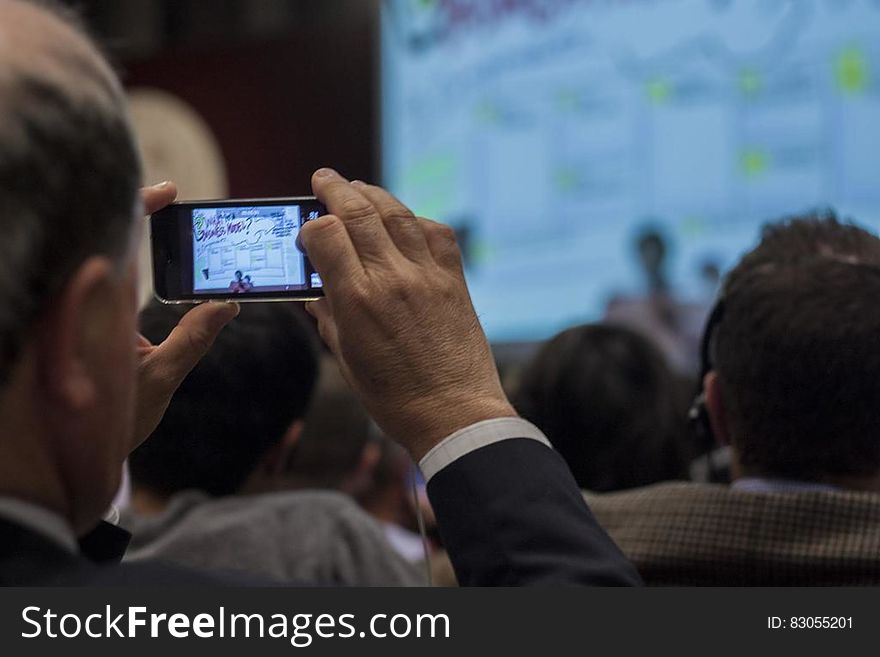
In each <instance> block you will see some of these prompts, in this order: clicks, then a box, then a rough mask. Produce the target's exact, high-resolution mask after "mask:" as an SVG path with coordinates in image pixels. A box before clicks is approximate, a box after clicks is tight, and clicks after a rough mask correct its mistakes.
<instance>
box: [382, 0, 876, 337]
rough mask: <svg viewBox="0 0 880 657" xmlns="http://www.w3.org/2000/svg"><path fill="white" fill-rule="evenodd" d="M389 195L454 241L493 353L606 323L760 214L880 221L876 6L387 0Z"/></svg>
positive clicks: (719, 260)
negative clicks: (644, 245) (644, 247)
mask: <svg viewBox="0 0 880 657" xmlns="http://www.w3.org/2000/svg"><path fill="white" fill-rule="evenodd" d="M383 34H384V36H383V46H384V47H383V72H384V76H383V117H384V126H383V128H384V129H383V134H384V148H383V158H384V176H385V181H384V182H385V184H387V185H389V186H390V187H391V188H392V189H393V190H394V192H395V193H396V194H397V195H399V196H400V197H401V198H402V199H404V200H405V201H406V202H408V203H409V204H411V205H412V206H413V207H414V209H415V210H417V211H418V212H419V213H421V214H423V215H426V216H430V217H435V218H438V219H441V220H443V221H446V222H448V223H450V224H451V225H453V226H454V227H455V228H456V229H457V230H458V231H459V234H460V236H461V238H462V243H463V244H464V246H465V250H466V255H467V260H468V276H469V281H470V284H471V287H472V292H473V296H474V301H475V304H476V306H477V310H478V312H479V313H480V316H481V320H482V321H483V323H484V326H485V328H486V329H487V331H488V333H489V335H490V337H491V338H492V339H494V340H500V341H506V340H527V339H536V338H543V337H546V336H548V335H549V334H551V333H553V332H555V331H556V330H558V329H560V328H562V327H564V326H566V325H568V324H571V323H573V322H578V321H584V320H594V319H598V318H600V317H602V316H603V315H604V314H605V313H606V311H607V308H608V304H609V302H610V301H611V300H612V299H615V298H625V297H627V295H630V296H632V295H638V294H642V293H644V291H645V288H646V286H647V284H646V283H645V279H644V276H643V275H642V273H641V272H640V269H639V266H638V264H637V259H636V247H635V245H634V241H635V240H636V238H637V236H638V235H639V234H641V233H642V232H644V231H645V230H649V229H650V230H651V231H653V232H655V233H657V234H660V235H662V236H663V237H664V238H665V239H666V240H667V242H668V245H669V248H670V268H669V272H668V283H669V289H671V290H672V291H673V293H674V295H675V296H676V297H677V298H679V299H681V300H682V301H683V302H685V303H687V302H693V303H694V304H696V305H697V306H699V305H700V304H705V303H706V302H707V300H708V299H709V298H710V297H711V294H712V293H713V290H712V285H711V280H710V279H711V278H712V276H711V275H707V272H713V271H715V270H717V269H718V268H720V269H722V270H723V269H725V268H726V267H728V266H729V265H730V264H731V263H732V262H733V261H734V260H735V259H736V257H737V256H738V255H739V254H740V253H741V252H742V251H743V250H745V249H747V248H749V247H750V246H751V245H752V244H753V243H754V242H755V240H756V238H757V235H758V232H757V231H758V227H759V226H760V224H761V223H762V222H764V221H766V220H768V219H773V218H777V217H779V216H781V215H784V214H791V213H796V212H801V211H804V210H808V209H813V208H817V207H827V206H833V207H834V208H835V209H837V210H838V211H839V212H840V213H842V214H844V215H848V216H852V217H853V218H855V219H857V220H858V221H860V222H861V223H864V224H867V225H870V226H872V227H875V228H876V227H877V226H878V225H880V126H878V122H880V2H878V1H877V0H628V1H615V0H545V1H541V0H518V1H513V2H511V1H509V0H504V1H502V0H386V2H385V3H384V10H383Z"/></svg>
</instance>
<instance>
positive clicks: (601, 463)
mask: <svg viewBox="0 0 880 657" xmlns="http://www.w3.org/2000/svg"><path fill="white" fill-rule="evenodd" d="M513 403H514V405H515V406H516V408H517V410H518V411H519V413H520V414H521V415H522V416H523V417H524V418H526V419H527V420H530V421H531V422H533V423H534V424H535V425H537V426H538V427H540V428H541V429H542V430H543V431H544V432H545V433H546V435H547V437H548V438H549V439H550V442H551V443H552V444H553V446H554V447H555V448H556V450H557V451H558V452H559V453H560V454H561V455H562V456H563V458H564V459H565V460H566V462H567V463H568V465H569V467H570V468H571V471H572V473H573V474H574V476H575V479H576V480H577V482H578V484H580V486H581V487H582V488H585V489H588V490H594V491H611V490H620V489H625V488H632V487H636V486H641V485H645V484H650V483H655V482H658V481H663V480H667V479H676V478H681V477H683V476H684V475H685V471H686V463H687V458H688V454H686V453H685V449H684V448H683V446H682V445H683V443H682V441H683V440H684V426H685V425H684V419H685V412H684V411H685V409H684V406H685V404H683V403H682V398H681V389H680V387H679V386H678V385H677V381H676V380H675V377H674V375H673V374H672V372H671V371H670V369H669V367H668V366H667V364H666V362H665V360H664V358H663V356H662V355H661V354H660V353H659V352H658V351H657V349H656V348H655V347H654V346H653V345H652V344H651V343H650V342H649V341H648V340H647V339H645V338H644V337H642V336H640V335H639V334H637V333H635V332H633V331H631V330H629V329H626V328H622V327H616V326H606V325H587V326H579V327H576V328H572V329H569V330H567V331H564V332H563V333H560V334H559V335H557V336H556V337H555V338H553V339H552V340H550V341H549V342H548V343H547V344H545V345H544V346H543V347H542V348H541V350H540V351H539V353H538V354H537V356H536V357H535V358H534V360H533V361H532V362H531V363H530V364H529V365H528V366H527V368H526V370H525V371H524V372H523V375H522V379H521V381H520V386H519V389H518V390H517V392H516V393H515V394H514V395H513Z"/></svg>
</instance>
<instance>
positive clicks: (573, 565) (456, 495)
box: [0, 439, 639, 586]
mask: <svg viewBox="0 0 880 657" xmlns="http://www.w3.org/2000/svg"><path fill="white" fill-rule="evenodd" d="M428 494H429V496H430V498H431V502H432V504H433V506H434V510H435V512H436V515H437V520H438V524H439V526H440V531H441V534H442V535H443V539H444V541H445V543H446V547H447V549H448V551H449V555H450V558H451V560H452V562H453V564H454V566H455V569H456V573H457V575H458V578H459V581H460V582H461V584H463V585H478V586H491V585H498V586H503V585H527V584H538V585H541V584H543V585H565V584H567V585H628V584H638V583H639V577H638V574H637V573H636V571H635V569H634V568H633V567H632V565H631V564H630V563H629V562H627V561H626V559H625V558H624V557H623V555H622V554H621V553H620V551H619V550H618V549H617V547H615V545H614V544H613V543H612V542H611V539H609V538H608V536H607V535H606V534H605V532H604V531H602V529H601V528H600V527H599V525H598V524H597V523H596V521H595V520H594V519H593V517H592V515H591V514H590V512H589V510H588V509H587V507H586V505H585V504H584V501H583V498H582V497H581V493H580V491H579V490H578V488H577V485H576V484H575V482H574V479H573V478H572V476H571V473H570V472H569V470H568V468H567V467H566V465H565V463H564V462H563V461H562V459H561V458H560V457H559V455H558V454H556V452H554V451H553V450H551V449H548V448H547V447H546V446H544V445H542V444H540V443H538V442H537V441H534V440H529V439H518V440H507V441H503V442H501V443H496V444H495V445H491V446H488V447H484V448H482V449H479V450H477V451H475V452H472V453H471V454H469V455H467V456H465V457H464V458H461V459H459V460H458V461H456V462H455V463H453V464H451V465H450V466H448V467H447V468H445V469H443V470H442V471H440V472H439V473H438V474H437V475H435V476H434V478H433V479H432V480H431V482H430V484H429V486H428ZM97 531H98V533H97V534H96V535H93V536H92V537H91V543H90V545H86V546H84V547H88V554H84V555H81V556H75V555H71V554H70V553H68V552H66V551H65V550H63V549H62V548H61V547H58V546H56V545H55V544H54V543H53V542H52V541H50V540H49V539H46V538H43V537H42V536H41V535H39V534H37V533H35V532H32V531H30V530H28V529H25V528H24V527H21V526H18V525H13V524H11V523H7V522H3V521H2V520H0V584H3V585H7V586H8V585H28V584H75V585H79V584H89V585H104V586H107V585H109V586H113V585H130V584H150V585H153V586H165V585H184V586H206V585H218V584H220V583H223V582H221V581H220V580H219V579H215V578H212V577H209V576H207V575H200V574H198V573H195V572H192V571H189V570H184V569H182V568H174V567H172V566H165V565H160V564H150V563H148V562H139V563H126V564H121V565H118V564H114V563H112V562H113V560H114V559H117V560H118V558H121V556H122V552H121V551H120V550H119V549H118V548H119V547H120V546H121V545H122V544H124V543H125V541H124V540H122V541H120V538H123V539H124V533H123V534H119V532H123V530H120V529H117V528H114V527H110V526H106V525H102V526H101V527H100V528H99V529H98V530H97ZM110 543H114V544H115V545H116V549H115V550H113V549H105V548H106V547H107V545H108V544H110ZM96 550H98V551H99V552H100V554H98V552H96ZM89 556H92V557H93V559H89V558H88V557H89ZM94 557H100V559H98V562H96V561H95V559H94ZM233 583H237V584H242V583H243V582H233Z"/></svg>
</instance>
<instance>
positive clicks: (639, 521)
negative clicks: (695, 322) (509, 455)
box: [587, 215, 880, 586]
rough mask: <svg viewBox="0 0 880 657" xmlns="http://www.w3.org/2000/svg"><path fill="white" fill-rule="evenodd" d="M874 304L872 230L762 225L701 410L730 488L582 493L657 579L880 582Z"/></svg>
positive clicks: (879, 244) (726, 318)
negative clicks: (726, 467)
mask: <svg viewBox="0 0 880 657" xmlns="http://www.w3.org/2000/svg"><path fill="white" fill-rule="evenodd" d="M878 299H880V239H878V238H877V237H876V236H875V235H873V234H871V233H869V232H867V231H865V230H863V229H861V228H859V227H857V226H855V225H852V224H848V223H842V222H839V221H838V220H837V219H836V218H835V217H834V216H833V215H817V216H807V217H802V218H795V219H791V220H787V221H783V222H779V223H777V224H771V225H768V226H767V227H766V228H765V229H764V232H763V237H762V240H761V243H760V244H759V245H758V246H757V247H756V248H755V249H754V250H752V251H751V252H749V253H748V254H746V255H745V256H743V258H742V259H741V261H740V262H739V264H738V265H737V266H736V267H735V268H734V269H733V270H732V271H731V272H730V274H729V275H728V276H727V278H726V279H725V281H724V287H723V289H722V292H721V296H720V298H719V301H718V303H717V304H716V307H715V309H714V310H713V312H712V316H711V319H710V322H709V326H708V327H707V333H706V335H705V336H704V350H703V351H704V357H703V365H702V369H703V389H702V394H701V395H700V396H699V397H698V399H697V401H696V402H695V404H694V411H693V419H694V423H695V425H696V426H697V428H698V429H699V430H700V431H701V432H703V433H705V434H706V435H707V436H710V437H711V438H712V439H714V440H715V441H716V442H717V443H718V444H719V445H722V446H728V447H729V449H730V454H731V456H732V465H731V478H732V480H733V483H732V484H731V485H730V486H725V485H707V484H662V485H656V486H651V487H647V488H643V489H640V490H636V491H630V492H624V493H617V494H610V495H589V496H587V499H588V501H589V503H590V506H591V508H592V509H593V510H594V512H595V513H596V516H597V518H598V519H599V521H600V522H601V523H602V524H603V525H604V526H605V527H606V529H608V531H609V532H610V534H611V535H612V537H613V538H614V539H615V540H616V541H617V543H618V544H619V545H620V546H621V548H622V549H623V550H624V552H625V553H626V554H627V556H629V558H630V559H632V560H633V562H634V563H635V564H636V565H637V567H638V568H639V570H640V572H641V574H642V576H643V577H644V579H645V581H646V582H647V583H649V584H654V585H716V586H720V585H727V586H737V585H739V586H742V585H836V586H843V585H867V584H873V585H877V584H880V406H878V405H877V400H878V399H880V377H878V372H880V346H878V337H877V336H878V335H880V305H878V303H877V300H878Z"/></svg>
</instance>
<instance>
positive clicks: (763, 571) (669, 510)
mask: <svg viewBox="0 0 880 657" xmlns="http://www.w3.org/2000/svg"><path fill="white" fill-rule="evenodd" d="M585 498H586V500H587V503H588V504H589V505H590V508H591V509H592V510H593V513H594V514H595V515H596V518H597V519H598V520H599V523H600V524H602V525H603V526H604V527H605V529H606V530H607V531H608V533H609V534H611V537H612V538H613V539H614V540H615V542H616V543H617V544H618V545H619V546H620V548H621V549H622V550H623V552H624V553H625V554H626V555H627V556H628V557H629V558H630V559H631V560H632V561H633V563H634V564H635V565H636V567H637V568H638V569H639V572H640V573H641V575H642V577H643V578H644V579H645V582H646V583H647V584H648V585H652V586H758V585H763V586H855V585H875V586H876V585H878V584H880V495H876V494H872V493H857V492H812V491H811V492H798V493H753V492H744V491H733V490H731V489H730V488H728V487H727V486H718V485H708V484H690V483H667V484H658V485H655V486H649V487H647V488H640V489H637V490H632V491H626V492H622V493H609V494H603V495H598V494H592V493H586V494H585Z"/></svg>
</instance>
